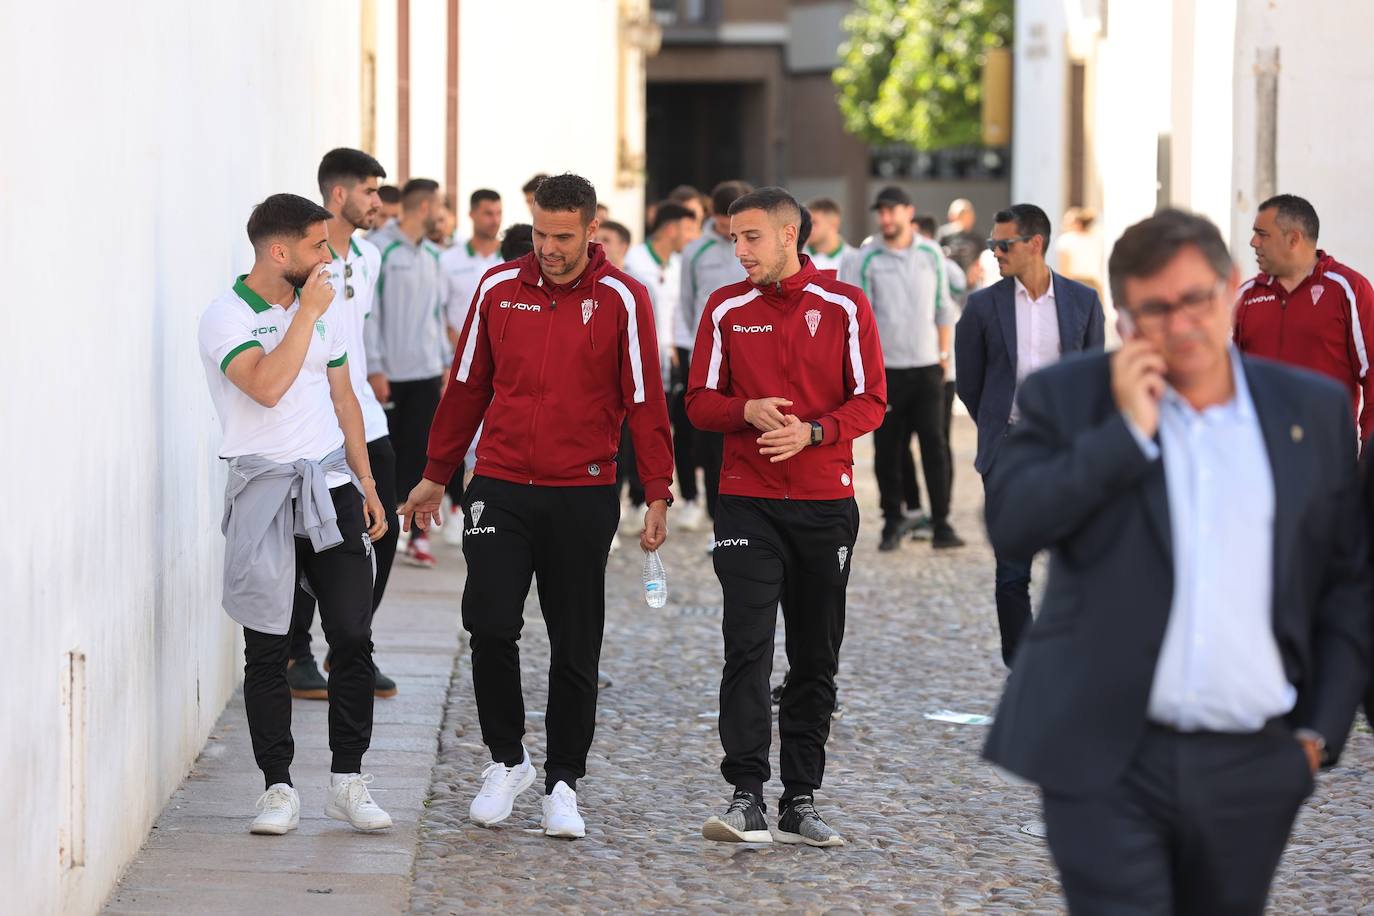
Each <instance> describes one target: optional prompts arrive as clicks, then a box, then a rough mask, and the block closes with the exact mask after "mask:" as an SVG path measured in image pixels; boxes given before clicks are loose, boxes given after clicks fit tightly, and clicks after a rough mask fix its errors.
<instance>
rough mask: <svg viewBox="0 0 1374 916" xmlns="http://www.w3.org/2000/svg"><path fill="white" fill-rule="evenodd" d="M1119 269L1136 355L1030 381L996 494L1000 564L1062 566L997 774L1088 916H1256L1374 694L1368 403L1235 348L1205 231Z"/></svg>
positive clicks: (1018, 681)
mask: <svg viewBox="0 0 1374 916" xmlns="http://www.w3.org/2000/svg"><path fill="white" fill-rule="evenodd" d="M1021 234H1025V233H1021ZM1022 244H1024V243H1022ZM1108 270H1109V273H1110V279H1111V289H1112V298H1113V300H1114V301H1115V303H1116V306H1117V309H1118V314H1119V315H1120V316H1121V319H1122V321H1121V325H1122V337H1123V340H1124V342H1123V344H1122V346H1121V348H1120V349H1119V350H1117V351H1115V352H1113V353H1111V354H1110V355H1101V354H1096V355H1092V356H1087V357H1084V358H1080V359H1071V360H1064V361H1062V362H1060V363H1058V364H1056V365H1054V366H1051V367H1049V368H1047V369H1044V370H1042V371H1040V372H1037V373H1035V374H1033V375H1031V376H1029V377H1027V378H1026V379H1025V380H1024V382H1023V383H1022V385H1021V390H1020V393H1019V396H1018V401H1017V403H1018V406H1019V411H1020V420H1019V422H1017V423H1016V425H1015V426H1014V427H1013V428H1012V431H1011V434H1010V435H1009V436H1007V437H1006V440H1005V442H1003V443H1002V445H1001V448H1000V451H999V454H998V456H997V462H996V465H995V466H994V467H993V468H992V471H991V474H990V475H989V477H988V503H987V507H988V511H987V523H988V536H989V538H990V539H991V541H992V544H993V548H994V549H995V550H996V551H997V552H998V553H999V554H1001V555H1009V556H1031V555H1032V554H1034V553H1035V552H1037V551H1039V550H1049V551H1051V557H1050V564H1049V569H1050V573H1049V575H1050V578H1049V583H1048V585H1047V587H1046V589H1045V598H1044V603H1043V606H1042V607H1041V609H1040V614H1039V616H1038V617H1037V618H1036V620H1035V623H1034V624H1033V625H1032V626H1031V629H1030V632H1029V633H1028V634H1027V637H1026V639H1025V640H1023V642H1022V646H1021V649H1020V654H1019V655H1018V656H1017V659H1016V665H1015V667H1014V668H1012V671H1011V676H1010V678H1009V679H1008V680H1007V686H1006V692H1005V694H1004V695H1003V697H1002V701H1001V703H1000V704H999V706H998V709H997V714H996V716H995V717H994V720H993V725H992V729H991V731H990V732H989V735H988V742H987V746H986V748H985V749H984V755H985V756H986V757H987V758H988V759H989V760H990V761H992V762H993V763H995V764H997V765H998V766H1001V767H1004V768H1006V769H1007V770H1010V771H1011V772H1012V773H1015V774H1016V775H1018V776H1020V777H1021V778H1023V779H1027V780H1029V781H1031V782H1033V783H1036V784H1037V785H1039V786H1040V788H1041V791H1042V794H1043V799H1044V812H1045V828H1046V832H1047V839H1048V841H1049V848H1050V854H1051V855H1052V856H1053V857H1054V861H1055V864H1056V865H1057V866H1058V868H1059V873H1060V878H1061V883H1062V885H1063V888H1064V896H1065V898H1066V900H1067V903H1068V909H1069V911H1070V912H1072V913H1199V914H1201V913H1207V914H1212V913H1227V914H1232V913H1235V914H1240V913H1244V914H1256V916H1258V914H1260V913H1263V912H1264V909H1265V901H1266V898H1267V896H1268V891H1269V885H1270V882H1271V881H1272V880H1273V876H1274V871H1275V869H1276V868H1277V866H1278V864H1279V860H1280V857H1281V856H1282V854H1283V849H1284V846H1285V844H1286V843H1287V841H1288V835H1289V832H1290V830H1291V829H1292V825H1293V819H1294V816H1295V815H1296V814H1297V812H1298V810H1299V809H1300V808H1301V807H1302V804H1303V801H1304V799H1306V798H1307V797H1308V796H1309V795H1310V794H1311V792H1312V789H1313V778H1314V775H1315V774H1316V772H1317V770H1318V768H1319V767H1321V766H1323V765H1325V766H1331V765H1334V764H1335V763H1336V762H1337V760H1338V758H1339V756H1340V753H1341V749H1342V746H1343V745H1344V744H1345V740H1346V736H1347V734H1348V733H1349V731H1350V725H1351V721H1352V719H1353V717H1354V713H1355V708H1356V704H1357V703H1358V702H1359V698H1360V694H1361V692H1362V691H1363V690H1364V687H1365V682H1366V680H1367V679H1368V675H1369V653H1370V641H1371V632H1370V601H1371V595H1370V583H1369V570H1368V567H1367V564H1368V562H1369V558H1368V554H1367V551H1366V547H1367V545H1366V543H1365V534H1364V530H1363V519H1362V518H1361V513H1360V496H1359V483H1358V479H1357V474H1356V465H1355V460H1354V455H1353V454H1352V451H1351V446H1352V439H1353V437H1354V434H1355V428H1354V424H1353V423H1352V422H1351V414H1350V405H1349V402H1348V400H1347V398H1346V397H1345V394H1344V392H1343V391H1342V390H1341V388H1340V386H1338V385H1337V384H1336V383H1334V382H1332V381H1331V380H1330V379H1326V378H1322V377H1320V376H1317V375H1314V374H1312V373H1307V372H1301V371H1296V370H1294V369H1292V368H1289V367H1287V366H1282V365H1279V364H1277V363H1273V362H1269V361H1267V360H1263V359H1254V358H1251V357H1248V356H1244V355H1242V354H1240V353H1238V352H1237V351H1236V350H1235V348H1234V347H1233V346H1232V345H1231V304H1232V302H1234V299H1235V294H1236V282H1237V276H1236V269H1235V267H1234V266H1233V264H1232V262H1231V256H1230V253H1229V252H1228V251H1227V250H1226V244H1225V242H1223V241H1222V239H1221V233H1219V232H1218V231H1217V229H1216V227H1215V226H1213V225H1212V224H1211V223H1210V222H1208V221H1207V220H1206V219H1203V218H1202V217H1198V216H1193V215H1192V214H1187V213H1182V212H1179V211H1177V210H1166V211H1162V212H1160V213H1158V214H1156V215H1155V216H1152V217H1150V218H1149V219H1146V220H1144V221H1143V222H1140V223H1137V224H1136V225H1134V226H1132V227H1130V228H1129V229H1127V230H1126V232H1125V233H1124V234H1123V235H1122V236H1121V238H1120V240H1118V241H1117V243H1116V246H1115V247H1114V248H1113V250H1112V254H1111V258H1110V260H1109V262H1108ZM972 309H973V303H972V302H970V304H969V312H966V313H965V314H966V315H968V314H969V313H971V312H972ZM960 332H961V333H962V328H961V330H960ZM991 343H992V341H989V344H991ZM999 343H1000V341H999ZM959 377H960V379H961V380H962V379H963V377H964V373H963V372H961V373H960V376H959ZM1309 898H1310V895H1309ZM1327 902H1329V903H1333V904H1334V903H1336V901H1327ZM1321 904H1322V901H1320V900H1318V899H1312V898H1310V899H1309V906H1310V908H1311V909H1313V910H1318V909H1320V908H1321Z"/></svg>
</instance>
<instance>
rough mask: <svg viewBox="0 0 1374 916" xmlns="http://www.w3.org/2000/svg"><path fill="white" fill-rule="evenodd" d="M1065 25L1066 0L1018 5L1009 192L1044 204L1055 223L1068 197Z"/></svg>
mask: <svg viewBox="0 0 1374 916" xmlns="http://www.w3.org/2000/svg"><path fill="white" fill-rule="evenodd" d="M1067 28H1068V22H1067V19H1066V17H1065V9H1064V0H1020V2H1018V3H1017V4H1016V26H1015V39H1014V41H1013V49H1014V50H1013V54H1014V58H1015V59H1014V62H1013V68H1012V74H1013V79H1012V86H1013V99H1012V105H1013V112H1014V114H1013V117H1012V152H1011V197H1012V200H1013V201H1014V202H1016V203H1033V204H1036V205H1038V206H1040V207H1041V208H1043V209H1044V210H1045V212H1046V213H1048V214H1049V216H1050V220H1051V222H1052V224H1054V225H1057V224H1058V220H1059V217H1060V215H1061V214H1062V213H1063V211H1064V200H1065V190H1064V189H1065V152H1066V143H1065V140H1066V137H1067V124H1066V115H1067V109H1068V98H1069V83H1068V72H1069V70H1068V56H1067V35H1066V32H1067Z"/></svg>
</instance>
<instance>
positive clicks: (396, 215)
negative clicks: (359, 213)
mask: <svg viewBox="0 0 1374 916" xmlns="http://www.w3.org/2000/svg"><path fill="white" fill-rule="evenodd" d="M377 197H378V199H380V200H381V202H382V204H381V207H379V208H378V210H377V215H376V216H374V217H373V218H372V227H371V228H372V229H373V231H376V230H378V229H380V228H382V227H383V226H385V225H386V224H387V223H389V222H391V221H392V220H394V219H400V218H401V189H400V188H398V187H396V186H395V185H394V184H384V185H380V186H379V187H378V188H377Z"/></svg>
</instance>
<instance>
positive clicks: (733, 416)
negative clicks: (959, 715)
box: [687, 188, 887, 846]
mask: <svg viewBox="0 0 1374 916" xmlns="http://www.w3.org/2000/svg"><path fill="white" fill-rule="evenodd" d="M802 227H803V219H802V210H801V207H800V205H798V203H797V201H796V199H795V198H793V197H792V195H791V194H789V193H788V192H787V191H785V190H783V189H782V188H761V189H759V190H757V191H752V192H750V193H748V194H745V195H744V196H743V197H740V198H739V199H737V200H736V201H735V202H734V203H733V204H731V206H730V237H731V239H732V240H733V242H734V246H735V255H736V257H737V258H738V259H739V262H740V265H741V266H742V267H743V268H744V269H745V271H746V272H747V273H748V279H747V280H743V281H740V282H738V283H732V284H730V285H729V286H725V287H722V288H721V289H719V290H717V291H716V292H714V293H713V294H712V295H711V297H710V299H709V300H707V303H706V308H705V310H704V312H703V314H702V320H701V327H700V328H699V329H698V331H697V342H696V348H695V350H694V353H695V354H696V356H695V358H694V360H693V362H692V370H691V381H690V384H689V386H688V391H687V414H688V416H689V417H690V418H691V421H692V423H693V425H695V426H696V427H698V428H699V429H706V430H714V431H717V432H721V433H724V434H725V457H724V461H723V463H722V466H721V472H720V501H719V503H718V505H717V511H716V517H715V520H716V540H715V547H714V550H713V552H712V557H713V561H714V563H715V567H716V576H717V577H718V578H719V579H720V584H721V590H722V592H723V593H724V596H725V618H724V622H723V624H722V629H723V631H724V637H725V670H724V673H723V674H722V677H721V686H720V740H721V744H722V745H723V746H724V748H725V759H724V761H723V762H722V763H721V768H720V769H721V774H722V775H723V776H724V777H725V779H726V781H727V782H729V783H730V784H731V785H733V786H734V787H735V793H734V798H733V799H732V800H731V802H730V806H729V809H728V810H727V811H726V812H725V813H724V814H723V815H721V816H719V817H712V818H711V819H710V820H708V821H707V822H706V824H705V826H704V827H703V828H702V835H703V836H705V837H706V838H707V839H710V840H720V841H722V842H731V843H767V842H772V840H773V839H774V835H773V834H771V833H770V832H769V830H768V824H767V821H766V820H765V818H764V814H765V812H766V811H767V808H766V806H765V805H764V802H763V785H764V783H765V782H767V781H768V776H769V771H768V746H769V742H770V739H771V737H772V730H773V719H772V704H771V703H770V702H769V696H768V677H769V674H770V673H771V670H772V667H773V634H774V630H775V628H776V626H777V613H778V603H779V602H780V601H781V603H782V611H783V616H784V618H785V620H786V627H787V659H788V663H789V664H790V666H791V670H790V672H789V675H788V679H787V684H786V686H785V687H784V689H783V693H782V699H781V702H780V704H779V707H778V731H779V734H780V736H781V738H782V747H781V750H780V753H779V761H780V764H781V766H780V769H781V771H782V772H781V775H782V783H783V794H782V800H781V802H780V804H779V808H780V816H779V818H778V829H777V834H776V838H777V839H778V840H779V841H780V842H784V843H804V844H806V845H809V846H840V845H843V843H844V840H843V839H841V838H840V835H839V834H838V833H836V832H835V831H834V830H832V829H831V828H830V826H829V825H828V824H826V822H825V821H824V820H822V818H821V816H820V815H819V814H818V813H817V812H816V807H815V791H816V789H818V788H820V785H821V778H822V776H823V774H824V771H825V741H826V738H827V737H828V736H829V734H830V716H831V712H832V711H833V709H834V706H835V673H836V671H837V669H838V666H839V651H840V642H841V640H842V639H843V638H844V613H845V589H846V587H847V586H848V582H849V569H850V561H851V558H852V556H853V553H854V541H855V538H856V537H857V536H858V529H859V509H858V506H857V505H856V504H855V502H854V481H853V474H854V456H853V449H852V447H851V443H852V442H853V440H854V439H856V438H858V437H859V436H862V435H864V434H865V433H868V432H871V431H872V430H874V429H876V428H877V427H878V426H879V424H881V423H882V421H883V412H884V411H885V409H886V407H887V385H886V382H885V379H884V374H883V356H882V349H881V345H880V344H879V342H878V332H877V329H876V326H875V325H874V321H873V309H872V308H871V307H870V306H869V304H868V299H867V298H866V297H865V296H864V294H863V291H862V290H861V289H859V288H858V287H856V286H852V285H850V284H848V283H841V282H839V281H838V280H835V279H832V278H831V277H829V276H827V275H825V274H822V273H821V272H820V271H819V270H817V269H816V267H815V265H814V264H813V263H812V262H811V259H810V258H809V257H806V256H805V255H799V254H798V251H797V247H798V244H797V243H798V239H799V236H800V235H801V233H802V231H803V229H802Z"/></svg>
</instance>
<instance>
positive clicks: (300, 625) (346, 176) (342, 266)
mask: <svg viewBox="0 0 1374 916" xmlns="http://www.w3.org/2000/svg"><path fill="white" fill-rule="evenodd" d="M385 177H386V170H385V169H383V168H382V166H381V163H379V162H378V161H377V160H376V159H374V158H372V157H371V156H369V155H368V154H367V153H364V152H363V151H362V150H356V149H348V148H340V149H335V150H330V151H329V152H328V153H325V155H324V158H323V159H321V160H320V167H319V172H318V178H319V185H320V196H321V197H322V198H323V199H324V208H325V209H326V210H328V211H329V212H330V213H332V214H334V218H333V219H331V220H330V221H329V223H328V224H327V227H326V231H327V239H326V243H327V245H328V248H329V254H330V257H331V258H333V260H331V261H330V262H329V281H330V284H331V285H332V286H333V287H334V302H333V304H332V305H330V307H329V314H330V315H331V316H332V318H333V319H334V320H337V321H341V322H345V340H346V343H347V346H348V353H349V355H350V359H349V360H348V364H347V365H348V376H349V378H350V379H351V380H352V382H353V393H354V394H356V395H357V396H358V405H359V406H360V407H361V408H362V411H363V435H364V436H365V437H366V439H367V457H368V461H369V462H370V463H371V465H372V474H373V476H374V477H376V478H377V496H378V498H379V499H381V501H382V506H383V507H384V508H385V507H387V506H395V505H396V452H395V450H394V449H393V448H392V447H391V437H390V436H388V435H387V426H386V411H384V410H383V409H382V405H381V404H380V403H379V402H378V401H377V395H376V394H375V393H374V392H373V391H372V386H371V385H369V384H368V383H367V358H366V347H365V345H364V342H363V336H364V332H363V325H364V322H366V320H367V316H368V315H370V314H371V313H372V294H373V290H374V289H375V288H376V285H377V275H378V271H379V268H380V265H381V260H382V255H381V252H380V251H378V250H377V246H376V245H373V244H372V243H371V242H369V241H367V240H366V239H361V238H354V237H353V233H354V232H355V231H356V230H358V229H366V228H367V227H368V226H370V225H371V224H372V220H373V219H375V218H376V216H377V214H378V213H379V212H381V199H380V198H379V197H378V196H377V181H378V179H379V178H385ZM399 531H400V526H399V525H389V526H388V527H387V532H386V534H385V535H383V536H382V538H381V540H379V541H377V543H376V544H374V545H373V550H374V551H375V556H376V560H377V563H376V566H377V571H376V577H375V580H374V581H373V583H372V612H373V614H374V615H375V614H376V612H377V608H378V606H380V605H381V603H382V596H383V595H385V594H386V583H387V580H388V579H389V578H390V577H391V564H392V561H393V559H394V558H395V556H396V539H397V535H398V533H399ZM314 619H315V598H314V596H313V595H311V594H310V592H308V591H306V589H305V588H304V587H303V586H302V585H300V584H299V583H298V584H297V586H296V600H295V610H294V612H293V613H292V620H291V662H290V666H289V667H288V668H287V671H286V679H287V681H288V682H289V683H290V685H291V695H292V696H293V697H296V698H297V699H305V700H324V699H328V698H329V685H328V683H327V682H326V681H325V679H324V675H323V674H321V673H320V669H319V667H318V666H317V665H316V664H315V657H314V655H313V654H312V653H311V651H310V627H311V624H312V623H313V622H314ZM330 662H331V659H330V658H329V657H328V656H326V657H325V663H324V667H325V670H326V671H328V670H329V669H330ZM374 693H375V694H376V696H378V697H394V696H395V695H396V682H395V681H393V680H392V679H391V678H389V677H387V676H386V675H385V674H382V673H381V671H378V672H377V687H376V690H375V691H374Z"/></svg>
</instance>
